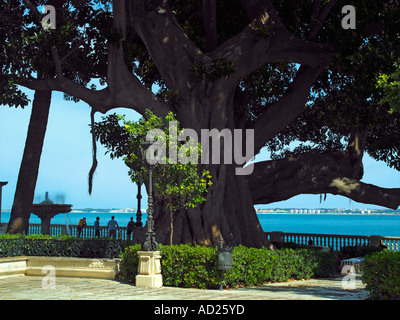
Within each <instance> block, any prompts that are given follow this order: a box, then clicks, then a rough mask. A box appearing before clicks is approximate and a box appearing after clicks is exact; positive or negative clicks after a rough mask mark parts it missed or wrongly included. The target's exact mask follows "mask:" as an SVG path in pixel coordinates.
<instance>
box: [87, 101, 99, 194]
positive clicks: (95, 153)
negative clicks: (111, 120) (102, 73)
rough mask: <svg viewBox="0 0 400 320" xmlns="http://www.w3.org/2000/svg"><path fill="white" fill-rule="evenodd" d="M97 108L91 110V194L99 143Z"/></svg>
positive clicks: (90, 192)
mask: <svg viewBox="0 0 400 320" xmlns="http://www.w3.org/2000/svg"><path fill="white" fill-rule="evenodd" d="M95 112H96V111H95V110H94V108H93V107H92V111H91V112H90V126H91V128H92V130H91V133H92V159H93V160H92V167H91V168H90V171H89V194H90V195H91V194H92V190H93V175H94V173H95V171H96V168H97V145H96V135H95V132H94V114H95Z"/></svg>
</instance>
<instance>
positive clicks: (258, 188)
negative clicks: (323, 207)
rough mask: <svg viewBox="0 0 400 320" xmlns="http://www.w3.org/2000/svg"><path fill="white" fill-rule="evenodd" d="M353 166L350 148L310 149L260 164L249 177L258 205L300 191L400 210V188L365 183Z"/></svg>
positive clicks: (257, 164) (256, 165) (251, 190)
mask: <svg viewBox="0 0 400 320" xmlns="http://www.w3.org/2000/svg"><path fill="white" fill-rule="evenodd" d="M353 165H354V164H353V163H351V156H349V153H348V152H347V151H344V152H337V153H331V154H318V153H311V152H310V153H305V154H302V155H300V156H298V157H289V158H285V159H282V160H273V161H264V162H259V163H256V164H255V165H254V171H253V173H252V174H251V175H250V176H248V178H247V180H248V183H249V186H250V192H251V195H252V198H253V202H254V204H266V203H272V202H277V201H283V200H287V199H289V198H291V197H294V196H296V195H299V194H322V193H330V194H334V195H341V196H345V197H347V198H350V199H352V200H354V201H357V202H362V203H368V204H374V205H379V206H383V207H387V208H391V209H397V207H398V206H399V205H400V188H393V189H388V188H381V187H377V186H374V185H371V184H367V183H364V182H361V181H359V180H358V179H355V178H353V177H352V174H353V172H354V167H353Z"/></svg>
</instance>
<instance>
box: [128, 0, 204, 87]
mask: <svg viewBox="0 0 400 320" xmlns="http://www.w3.org/2000/svg"><path fill="white" fill-rule="evenodd" d="M153 2H154V3H155V2H157V1H148V2H146V3H148V4H149V5H148V6H143V5H142V1H131V2H130V3H129V14H130V15H131V16H132V17H133V24H134V29H135V32H136V33H137V34H138V35H139V37H140V38H141V39H142V41H143V43H144V44H145V46H146V48H147V51H148V52H149V54H150V56H151V58H152V60H153V61H154V63H155V64H156V66H157V69H158V70H159V72H160V74H161V76H162V78H163V80H164V82H165V83H166V85H167V87H168V88H169V89H170V90H173V91H175V90H178V91H184V90H187V89H190V84H189V81H188V79H189V73H190V72H191V69H192V65H193V62H194V61H195V60H196V59H199V60H200V61H202V62H203V63H206V62H210V61H211V59H210V58H208V57H207V56H206V55H205V54H203V53H202V52H201V50H200V49H199V48H198V47H197V46H196V45H195V44H194V43H193V42H192V41H191V40H190V39H189V38H188V37H187V36H186V34H185V33H184V32H183V31H182V30H181V28H180V27H179V25H178V23H177V22H176V21H175V17H174V14H173V13H172V11H171V9H170V8H169V6H168V4H167V3H166V2H165V1H158V2H161V3H160V4H159V5H154V4H153Z"/></svg>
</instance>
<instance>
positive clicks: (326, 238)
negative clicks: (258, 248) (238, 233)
mask: <svg viewBox="0 0 400 320" xmlns="http://www.w3.org/2000/svg"><path fill="white" fill-rule="evenodd" d="M265 235H266V236H267V238H268V240H270V241H272V242H274V243H287V242H293V243H296V244H299V245H305V246H307V245H314V246H324V247H330V248H332V249H333V251H340V249H341V248H343V247H346V246H363V245H372V246H379V245H384V246H385V247H386V248H388V249H389V250H391V251H399V249H400V237H383V236H377V235H372V236H357V235H343V234H317V233H292V232H281V231H273V232H265Z"/></svg>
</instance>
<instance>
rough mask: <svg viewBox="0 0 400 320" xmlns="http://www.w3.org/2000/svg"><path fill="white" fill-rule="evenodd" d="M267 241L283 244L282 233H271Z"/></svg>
mask: <svg viewBox="0 0 400 320" xmlns="http://www.w3.org/2000/svg"><path fill="white" fill-rule="evenodd" d="M269 241H271V242H274V243H276V244H278V243H283V232H282V231H273V232H271V237H270V239H269Z"/></svg>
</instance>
